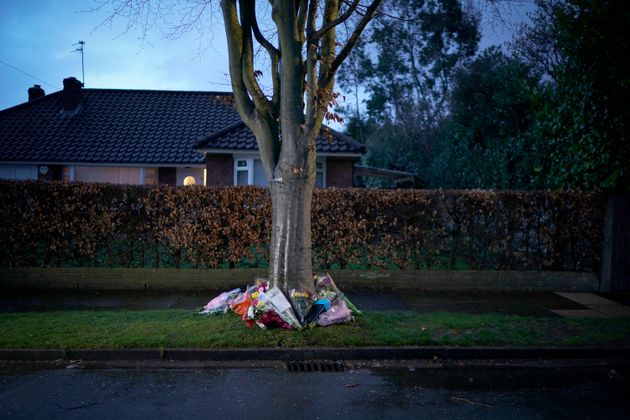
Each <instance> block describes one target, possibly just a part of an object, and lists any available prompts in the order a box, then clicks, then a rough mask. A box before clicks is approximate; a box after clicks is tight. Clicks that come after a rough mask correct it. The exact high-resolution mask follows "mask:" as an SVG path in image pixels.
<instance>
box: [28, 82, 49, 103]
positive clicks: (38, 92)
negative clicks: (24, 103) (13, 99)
mask: <svg viewBox="0 0 630 420" xmlns="http://www.w3.org/2000/svg"><path fill="white" fill-rule="evenodd" d="M44 95H46V92H44V89H42V87H41V86H40V85H33V87H32V88H28V101H29V102H31V101H34V100H35V99H37V98H41V97H42V96H44Z"/></svg>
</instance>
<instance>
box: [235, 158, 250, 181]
mask: <svg viewBox="0 0 630 420" xmlns="http://www.w3.org/2000/svg"><path fill="white" fill-rule="evenodd" d="M252 160H253V159H239V160H237V161H236V171H235V174H234V184H235V185H250V184H251V182H250V180H249V167H250V166H251V165H250V161H252Z"/></svg>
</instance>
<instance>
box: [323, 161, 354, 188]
mask: <svg viewBox="0 0 630 420" xmlns="http://www.w3.org/2000/svg"><path fill="white" fill-rule="evenodd" d="M357 161H358V159H356V158H336V157H328V158H327V159H326V187H336V188H350V187H352V186H353V184H352V175H353V173H354V169H353V168H354V164H355V162H357Z"/></svg>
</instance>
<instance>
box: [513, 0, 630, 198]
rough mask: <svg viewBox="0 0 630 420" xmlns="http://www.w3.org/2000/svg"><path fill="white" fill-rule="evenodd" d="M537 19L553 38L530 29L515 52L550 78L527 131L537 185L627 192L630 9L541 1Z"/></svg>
mask: <svg viewBox="0 0 630 420" xmlns="http://www.w3.org/2000/svg"><path fill="white" fill-rule="evenodd" d="M537 20H541V21H542V20H544V21H545V22H548V27H549V28H550V33H551V36H549V35H548V32H547V31H544V33H545V34H544V36H542V35H540V34H541V29H540V28H539V26H532V27H531V28H529V30H528V31H525V33H524V34H523V37H522V38H521V39H520V40H519V41H518V42H517V52H519V53H521V55H522V56H523V57H526V58H529V59H530V61H531V64H532V65H533V66H539V67H540V66H544V67H545V68H546V69H545V73H546V74H548V75H550V80H549V83H548V84H547V86H546V94H545V95H546V96H545V98H546V101H545V107H544V108H543V109H542V110H541V112H539V113H538V114H537V118H536V124H535V125H534V127H533V130H532V132H531V136H530V138H531V142H532V143H534V144H537V149H538V150H537V153H536V155H537V158H536V159H537V163H536V168H537V177H536V179H537V182H538V185H540V186H545V187H553V188H557V187H562V188H585V189H590V188H604V189H611V190H625V191H628V190H630V145H629V144H628V141H629V134H630V133H629V127H630V106H628V98H629V97H630V7H628V5H627V3H626V2H623V1H617V0H565V1H554V2H552V4H547V3H546V2H542V1H539V9H538V12H537V14H536V15H535V16H534V22H536V21H537ZM545 52H546V54H547V55H545ZM541 57H542V59H541Z"/></svg>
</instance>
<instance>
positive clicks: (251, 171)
mask: <svg viewBox="0 0 630 420" xmlns="http://www.w3.org/2000/svg"><path fill="white" fill-rule="evenodd" d="M234 185H258V186H260V187H266V186H267V185H269V183H268V182H267V175H266V174H265V168H264V167H263V165H262V162H261V161H260V159H237V160H236V161H235V162H234Z"/></svg>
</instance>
